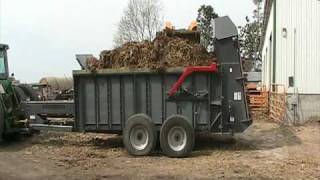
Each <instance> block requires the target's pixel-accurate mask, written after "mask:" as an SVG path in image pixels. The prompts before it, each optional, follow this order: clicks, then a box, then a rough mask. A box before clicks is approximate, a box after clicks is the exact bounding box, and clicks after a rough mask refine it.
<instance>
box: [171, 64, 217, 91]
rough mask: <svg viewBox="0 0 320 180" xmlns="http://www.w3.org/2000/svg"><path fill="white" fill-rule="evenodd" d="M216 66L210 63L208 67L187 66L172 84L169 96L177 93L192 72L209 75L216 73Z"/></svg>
mask: <svg viewBox="0 0 320 180" xmlns="http://www.w3.org/2000/svg"><path fill="white" fill-rule="evenodd" d="M217 71H218V70H217V64H216V63H212V64H211V65H210V66H189V67H186V68H185V69H184V71H183V73H182V74H181V76H180V77H179V79H178V81H177V82H175V83H174V85H173V86H172V87H171V89H170V91H169V96H170V97H171V96H173V95H175V94H176V93H177V91H178V90H179V88H180V87H181V86H182V84H183V82H184V81H185V79H186V78H187V77H188V76H189V75H191V74H192V73H194V72H211V73H215V72H217Z"/></svg>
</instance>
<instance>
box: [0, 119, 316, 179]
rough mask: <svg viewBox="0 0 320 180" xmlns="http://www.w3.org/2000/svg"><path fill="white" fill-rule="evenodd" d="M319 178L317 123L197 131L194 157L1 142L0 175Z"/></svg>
mask: <svg viewBox="0 0 320 180" xmlns="http://www.w3.org/2000/svg"><path fill="white" fill-rule="evenodd" d="M218 178H219V179H320V124H319V122H316V123H313V124H309V125H305V126H299V127H292V126H284V125H279V124H276V123H271V122H266V121H258V122H255V123H254V124H253V125H252V126H251V127H250V128H249V129H248V130H247V131H246V132H245V133H243V134H241V135H237V136H236V137H234V138H222V137H219V136H217V135H199V136H198V137H197V139H196V147H195V150H194V152H193V153H192V156H191V157H189V158H184V159H172V158H167V157H165V156H164V155H163V154H161V151H160V150H158V151H157V152H155V153H154V154H153V155H152V156H148V157H139V158H135V157H131V156H129V155H128V154H127V153H126V151H125V149H124V148H123V144H122V140H121V136H118V135H105V134H82V133H57V132H42V133H41V134H39V135H34V136H33V137H29V138H23V139H21V140H19V141H16V142H11V143H2V144H1V145H0V179H39V180H42V179H68V180H69V179H218Z"/></svg>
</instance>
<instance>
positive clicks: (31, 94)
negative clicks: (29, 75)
mask: <svg viewBox="0 0 320 180" xmlns="http://www.w3.org/2000/svg"><path fill="white" fill-rule="evenodd" d="M18 87H20V88H21V89H22V90H23V92H24V93H25V95H27V97H28V98H30V101H39V100H40V98H39V97H38V95H37V94H36V93H35V91H34V90H33V89H32V87H31V86H30V85H28V84H19V85H18Z"/></svg>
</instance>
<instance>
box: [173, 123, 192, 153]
mask: <svg viewBox="0 0 320 180" xmlns="http://www.w3.org/2000/svg"><path fill="white" fill-rule="evenodd" d="M168 144H169V146H170V148H171V149H172V150H174V151H181V150H182V149H184V148H185V146H186V144H187V133H186V131H185V130H184V129H183V128H182V127H178V126H175V127H173V128H171V129H170V130H169V132H168Z"/></svg>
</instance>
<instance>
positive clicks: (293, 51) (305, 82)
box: [262, 0, 320, 123]
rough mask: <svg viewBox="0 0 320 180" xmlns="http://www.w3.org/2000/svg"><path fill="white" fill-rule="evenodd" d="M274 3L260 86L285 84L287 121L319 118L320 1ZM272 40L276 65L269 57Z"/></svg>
mask: <svg viewBox="0 0 320 180" xmlns="http://www.w3.org/2000/svg"><path fill="white" fill-rule="evenodd" d="M274 1H275V2H276V8H275V7H274V4H273V6H272V9H271V13H270V17H269V22H268V25H267V29H266V35H265V40H264V44H263V48H262V61H263V65H262V82H263V84H265V85H266V86H267V87H269V86H270V83H273V79H274V80H275V83H276V84H284V85H285V87H286V88H288V89H287V90H288V96H287V116H286V119H287V120H288V121H297V122H302V123H303V122H306V121H308V120H310V119H313V117H320V110H319V108H320V0H274ZM274 9H276V13H275V14H276V25H275V26H276V27H275V29H276V33H274V32H273V31H274ZM275 34H276V38H275V39H274V37H275ZM271 36H272V40H273V41H274V40H275V45H276V58H275V62H273V52H271V53H272V55H270V49H271V51H272V49H273V45H272V44H273V42H272V43H270V37H271ZM273 63H275V64H274V66H273ZM273 68H275V71H274V69H273ZM273 75H275V77H274V78H273ZM290 76H292V77H294V79H295V80H294V83H295V86H294V87H289V77H290Z"/></svg>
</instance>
